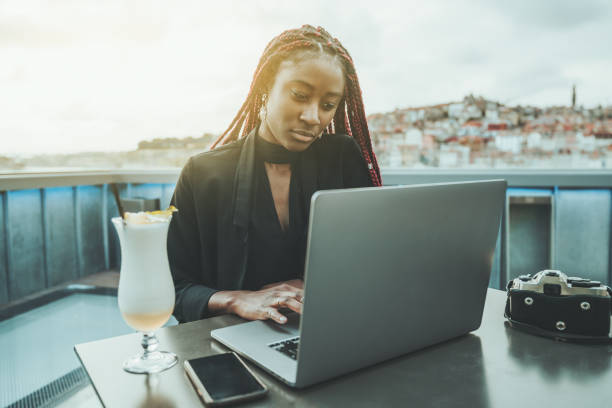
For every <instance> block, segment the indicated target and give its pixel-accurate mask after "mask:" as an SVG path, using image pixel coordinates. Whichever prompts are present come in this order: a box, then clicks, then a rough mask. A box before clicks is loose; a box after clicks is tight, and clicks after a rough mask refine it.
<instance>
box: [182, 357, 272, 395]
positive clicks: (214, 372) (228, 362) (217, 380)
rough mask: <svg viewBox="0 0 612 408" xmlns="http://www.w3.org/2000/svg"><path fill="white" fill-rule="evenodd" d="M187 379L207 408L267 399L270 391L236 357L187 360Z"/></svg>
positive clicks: (185, 364)
mask: <svg viewBox="0 0 612 408" xmlns="http://www.w3.org/2000/svg"><path fill="white" fill-rule="evenodd" d="M184 366H185V371H186V372H187V376H188V377H189V379H190V380H191V383H192V384H193V386H194V387H195V389H196V391H197V392H198V394H200V397H201V398H202V399H203V400H204V403H205V404H206V405H210V406H214V405H224V404H231V403H234V402H238V401H244V400H248V399H254V398H258V397H262V396H264V395H265V394H266V393H267V392H268V388H267V387H266V386H265V384H263V383H262V382H261V381H260V380H259V379H258V378H257V377H255V375H254V374H253V372H252V371H251V370H250V369H249V368H248V367H247V366H246V365H245V364H244V362H243V361H242V360H241V359H240V357H238V356H237V355H236V353H222V354H215V355H212V356H207V357H201V358H195V359H193V360H185V363H184Z"/></svg>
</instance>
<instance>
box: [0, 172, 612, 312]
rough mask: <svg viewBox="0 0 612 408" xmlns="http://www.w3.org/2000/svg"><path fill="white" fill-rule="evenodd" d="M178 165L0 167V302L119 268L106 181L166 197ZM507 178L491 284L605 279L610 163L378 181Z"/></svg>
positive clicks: (393, 176) (130, 191)
mask: <svg viewBox="0 0 612 408" xmlns="http://www.w3.org/2000/svg"><path fill="white" fill-rule="evenodd" d="M178 175H179V170H178V169H174V170H159V171H80V172H61V173H27V172H23V173H11V174H4V175H0V195H1V196H0V305H3V304H6V303H8V302H13V301H16V300H19V299H21V298H23V297H25V296H28V295H30V294H33V293H36V292H38V291H41V290H43V289H46V288H49V287H52V286H55V285H59V284H62V283H63V282H66V281H70V280H74V279H77V278H79V277H83V276H86V275H89V274H92V273H96V272H100V271H102V270H109V269H117V268H118V265H119V256H120V253H119V246H118V242H117V239H116V236H115V234H114V232H113V231H112V227H111V224H110V218H111V217H113V216H116V215H117V214H118V211H117V208H116V206H115V203H114V199H113V198H112V194H111V193H110V191H109V188H108V185H109V184H110V183H117V184H118V185H119V187H120V194H121V196H122V197H142V198H147V199H155V198H158V199H160V204H161V207H162V208H164V207H166V206H167V205H168V203H169V202H170V198H171V196H172V192H173V190H174V185H175V183H176V180H177V178H178ZM483 179H506V180H507V181H508V186H509V188H508V192H507V196H508V200H507V203H506V209H505V212H504V217H503V221H502V226H501V228H500V234H499V239H498V243H497V250H496V256H495V264H494V267H493V270H492V274H491V281H490V286H492V287H495V288H502V287H503V286H504V285H505V283H506V282H507V280H508V279H510V278H513V277H515V276H517V275H519V274H523V273H533V272H536V271H538V270H540V269H544V268H556V269H561V270H562V271H564V272H566V273H568V274H570V275H578V276H584V277H589V278H592V279H597V280H600V281H602V282H606V283H609V282H610V281H611V279H610V278H611V271H610V247H611V228H610V227H611V217H610V213H611V206H612V200H611V189H612V172H606V171H590V170H582V171H580V170H572V171H557V170H554V171H553V170H542V171H537V172H536V171H520V170H508V171H499V170H495V171H493V170H485V171H474V170H470V171H454V170H453V171H450V170H437V171H430V170H427V171H424V170H410V169H385V170H383V180H384V182H385V184H388V185H393V184H395V185H397V184H419V183H432V182H446V181H463V180H483Z"/></svg>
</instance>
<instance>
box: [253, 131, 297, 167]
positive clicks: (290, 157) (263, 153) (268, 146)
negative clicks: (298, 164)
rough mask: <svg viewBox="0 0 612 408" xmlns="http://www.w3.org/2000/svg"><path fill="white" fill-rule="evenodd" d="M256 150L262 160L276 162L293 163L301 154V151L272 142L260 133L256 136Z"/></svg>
mask: <svg viewBox="0 0 612 408" xmlns="http://www.w3.org/2000/svg"><path fill="white" fill-rule="evenodd" d="M255 152H256V154H257V157H258V158H260V159H261V160H263V161H265V162H268V163H276V164H285V163H292V162H294V161H295V160H296V159H297V158H298V156H299V152H290V151H289V150H287V149H285V148H284V147H283V146H281V145H279V144H275V143H270V142H268V141H267V140H265V139H263V138H262V137H261V136H259V135H257V136H256V141H255Z"/></svg>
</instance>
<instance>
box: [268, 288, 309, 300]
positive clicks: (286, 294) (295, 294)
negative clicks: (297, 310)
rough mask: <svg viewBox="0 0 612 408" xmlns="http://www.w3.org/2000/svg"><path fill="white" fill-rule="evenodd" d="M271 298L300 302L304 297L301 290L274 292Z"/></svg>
mask: <svg viewBox="0 0 612 408" xmlns="http://www.w3.org/2000/svg"><path fill="white" fill-rule="evenodd" d="M272 296H273V297H277V298H295V299H296V300H301V299H302V298H303V297H304V291H303V290H301V289H293V290H279V291H276V292H274V293H273V294H272Z"/></svg>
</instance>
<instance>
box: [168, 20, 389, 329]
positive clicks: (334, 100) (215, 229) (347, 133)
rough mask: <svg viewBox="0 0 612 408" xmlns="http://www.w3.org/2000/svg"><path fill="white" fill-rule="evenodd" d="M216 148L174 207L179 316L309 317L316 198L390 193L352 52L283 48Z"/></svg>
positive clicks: (318, 36) (321, 44) (318, 42)
mask: <svg viewBox="0 0 612 408" xmlns="http://www.w3.org/2000/svg"><path fill="white" fill-rule="evenodd" d="M239 135H240V137H239ZM215 146H218V147H216V148H215ZM212 147H213V150H210V151H208V152H204V153H201V154H199V155H196V156H194V157H192V158H190V159H189V161H188V162H187V164H186V165H185V167H184V168H183V171H182V172H181V176H180V178H179V181H178V183H177V185H176V190H175V192H174V196H173V198H172V204H173V205H175V206H176V207H177V208H178V209H179V212H178V213H175V215H174V217H173V219H172V223H171V225H170V230H169V232H168V256H169V260H170V267H171V270H172V275H173V278H174V284H175V288H176V306H175V310H174V315H175V316H176V318H177V319H178V320H179V321H180V322H186V321H192V320H198V319H202V318H205V317H208V316H211V315H215V314H220V313H234V314H236V315H238V316H241V317H243V318H245V319H249V320H254V319H272V320H274V321H276V322H278V323H285V322H286V317H285V316H284V315H283V314H282V313H281V310H282V309H291V310H293V311H296V312H298V313H300V312H301V306H302V293H303V291H302V287H303V282H302V278H303V269H304V257H305V251H306V230H307V226H308V214H309V206H310V198H311V196H312V194H313V193H314V192H315V191H317V190H322V189H333V188H349V187H365V186H379V185H381V179H380V171H379V169H378V165H377V163H376V157H375V156H374V153H373V152H372V147H371V142H370V135H369V131H368V127H367V122H366V118H365V113H364V109H363V102H362V99H361V90H360V88H359V82H358V81H357V75H356V73H355V67H354V66H353V61H352V60H351V57H350V56H349V54H348V52H347V51H346V50H345V49H344V47H343V46H342V45H341V44H340V42H339V41H338V40H337V39H335V38H332V37H331V36H330V35H329V33H327V32H326V31H325V30H324V29H322V28H320V27H318V28H314V27H312V26H308V25H305V26H302V27H301V28H299V29H294V30H288V31H285V32H284V33H282V34H280V35H279V36H278V37H276V38H274V39H273V40H272V41H271V42H270V43H269V44H268V46H267V47H266V49H265V50H264V53H263V55H262V56H261V59H260V61H259V64H258V66H257V70H256V71H255V75H254V77H253V81H252V84H251V89H250V91H249V95H248V96H247V99H246V101H245V102H244V104H243V105H242V108H241V109H240V111H239V112H238V114H237V115H236V117H235V118H234V120H233V121H232V123H231V124H230V126H229V128H228V129H227V130H226V131H225V132H224V133H223V134H222V135H221V137H220V138H219V139H218V140H217V141H216V142H215V144H214V145H213V146H212ZM356 221H357V222H359V220H356Z"/></svg>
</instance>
